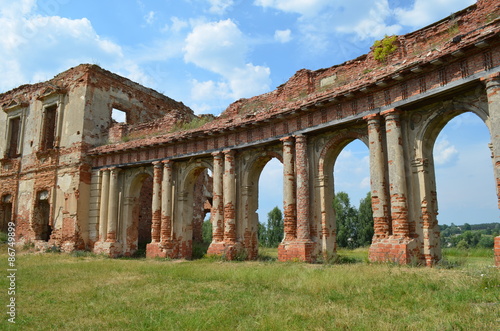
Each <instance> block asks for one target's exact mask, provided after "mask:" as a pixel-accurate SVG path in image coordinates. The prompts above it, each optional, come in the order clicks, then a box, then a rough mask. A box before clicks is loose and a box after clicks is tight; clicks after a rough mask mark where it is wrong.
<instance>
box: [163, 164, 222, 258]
mask: <svg viewBox="0 0 500 331" xmlns="http://www.w3.org/2000/svg"><path fill="white" fill-rule="evenodd" d="M176 171H177V178H179V180H178V183H179V185H175V190H176V194H175V196H176V203H175V204H174V222H173V238H172V239H173V241H174V246H175V247H176V248H175V252H176V253H174V255H175V257H179V258H188V259H191V258H201V257H202V256H204V255H205V254H206V252H207V250H208V247H209V245H210V243H207V242H204V241H203V222H204V220H205V218H206V216H207V215H208V213H209V212H210V210H211V207H212V176H211V175H210V174H211V172H212V164H210V163H209V162H207V161H200V160H198V161H196V162H193V163H190V164H188V165H187V166H179V167H178V168H176Z"/></svg>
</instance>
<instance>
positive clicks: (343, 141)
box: [316, 128, 369, 260]
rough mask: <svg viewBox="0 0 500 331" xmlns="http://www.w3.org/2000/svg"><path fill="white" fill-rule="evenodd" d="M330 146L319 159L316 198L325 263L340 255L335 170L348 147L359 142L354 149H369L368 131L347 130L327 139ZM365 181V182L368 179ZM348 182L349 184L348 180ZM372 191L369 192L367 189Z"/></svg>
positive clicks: (326, 144) (325, 145) (363, 129)
mask: <svg viewBox="0 0 500 331" xmlns="http://www.w3.org/2000/svg"><path fill="white" fill-rule="evenodd" d="M324 139H325V140H326V141H327V142H326V143H325V144H324V147H323V149H322V150H321V153H320V155H319V167H318V178H317V183H316V194H317V196H319V209H320V213H319V217H318V224H317V227H318V229H321V230H320V231H318V232H319V241H320V242H321V250H320V251H321V254H322V256H323V259H325V260H328V259H330V258H332V257H333V256H335V255H336V254H337V230H338V229H337V217H336V213H335V210H334V208H333V202H334V199H335V192H337V191H338V190H337V189H336V187H335V186H336V178H335V177H334V168H335V166H336V162H337V161H338V160H339V155H340V154H341V152H342V151H343V150H344V149H345V148H346V146H347V145H349V144H350V143H352V142H353V141H355V140H356V141H357V142H356V143H354V144H355V146H357V148H358V149H359V148H360V146H362V145H364V146H365V148H366V149H367V147H368V144H367V142H368V137H367V132H366V128H357V129H351V130H345V131H341V132H339V133H337V134H336V135H334V136H333V137H332V136H328V137H325V138H324ZM362 180H364V181H366V179H365V178H363V179H362ZM346 182H348V180H346ZM368 191H369V188H368Z"/></svg>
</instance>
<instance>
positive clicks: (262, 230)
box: [257, 222, 267, 246]
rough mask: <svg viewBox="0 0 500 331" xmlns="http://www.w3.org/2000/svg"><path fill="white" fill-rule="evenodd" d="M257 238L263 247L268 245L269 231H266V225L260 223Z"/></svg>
mask: <svg viewBox="0 0 500 331" xmlns="http://www.w3.org/2000/svg"><path fill="white" fill-rule="evenodd" d="M257 236H258V238H259V243H260V244H261V245H262V246H266V245H267V229H266V226H265V225H264V224H262V223H261V222H259V229H258V230H257Z"/></svg>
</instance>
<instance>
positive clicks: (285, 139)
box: [280, 136, 294, 144]
mask: <svg viewBox="0 0 500 331" xmlns="http://www.w3.org/2000/svg"><path fill="white" fill-rule="evenodd" d="M280 141H282V142H283V143H284V144H285V143H289V144H293V141H294V138H293V137H292V136H287V137H283V138H280Z"/></svg>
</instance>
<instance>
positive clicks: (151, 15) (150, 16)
mask: <svg viewBox="0 0 500 331" xmlns="http://www.w3.org/2000/svg"><path fill="white" fill-rule="evenodd" d="M155 16H156V13H155V12H154V11H150V12H149V13H147V14H146V15H144V19H145V20H146V23H147V24H149V25H151V24H153V22H154V21H155V19H156V17H155Z"/></svg>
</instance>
